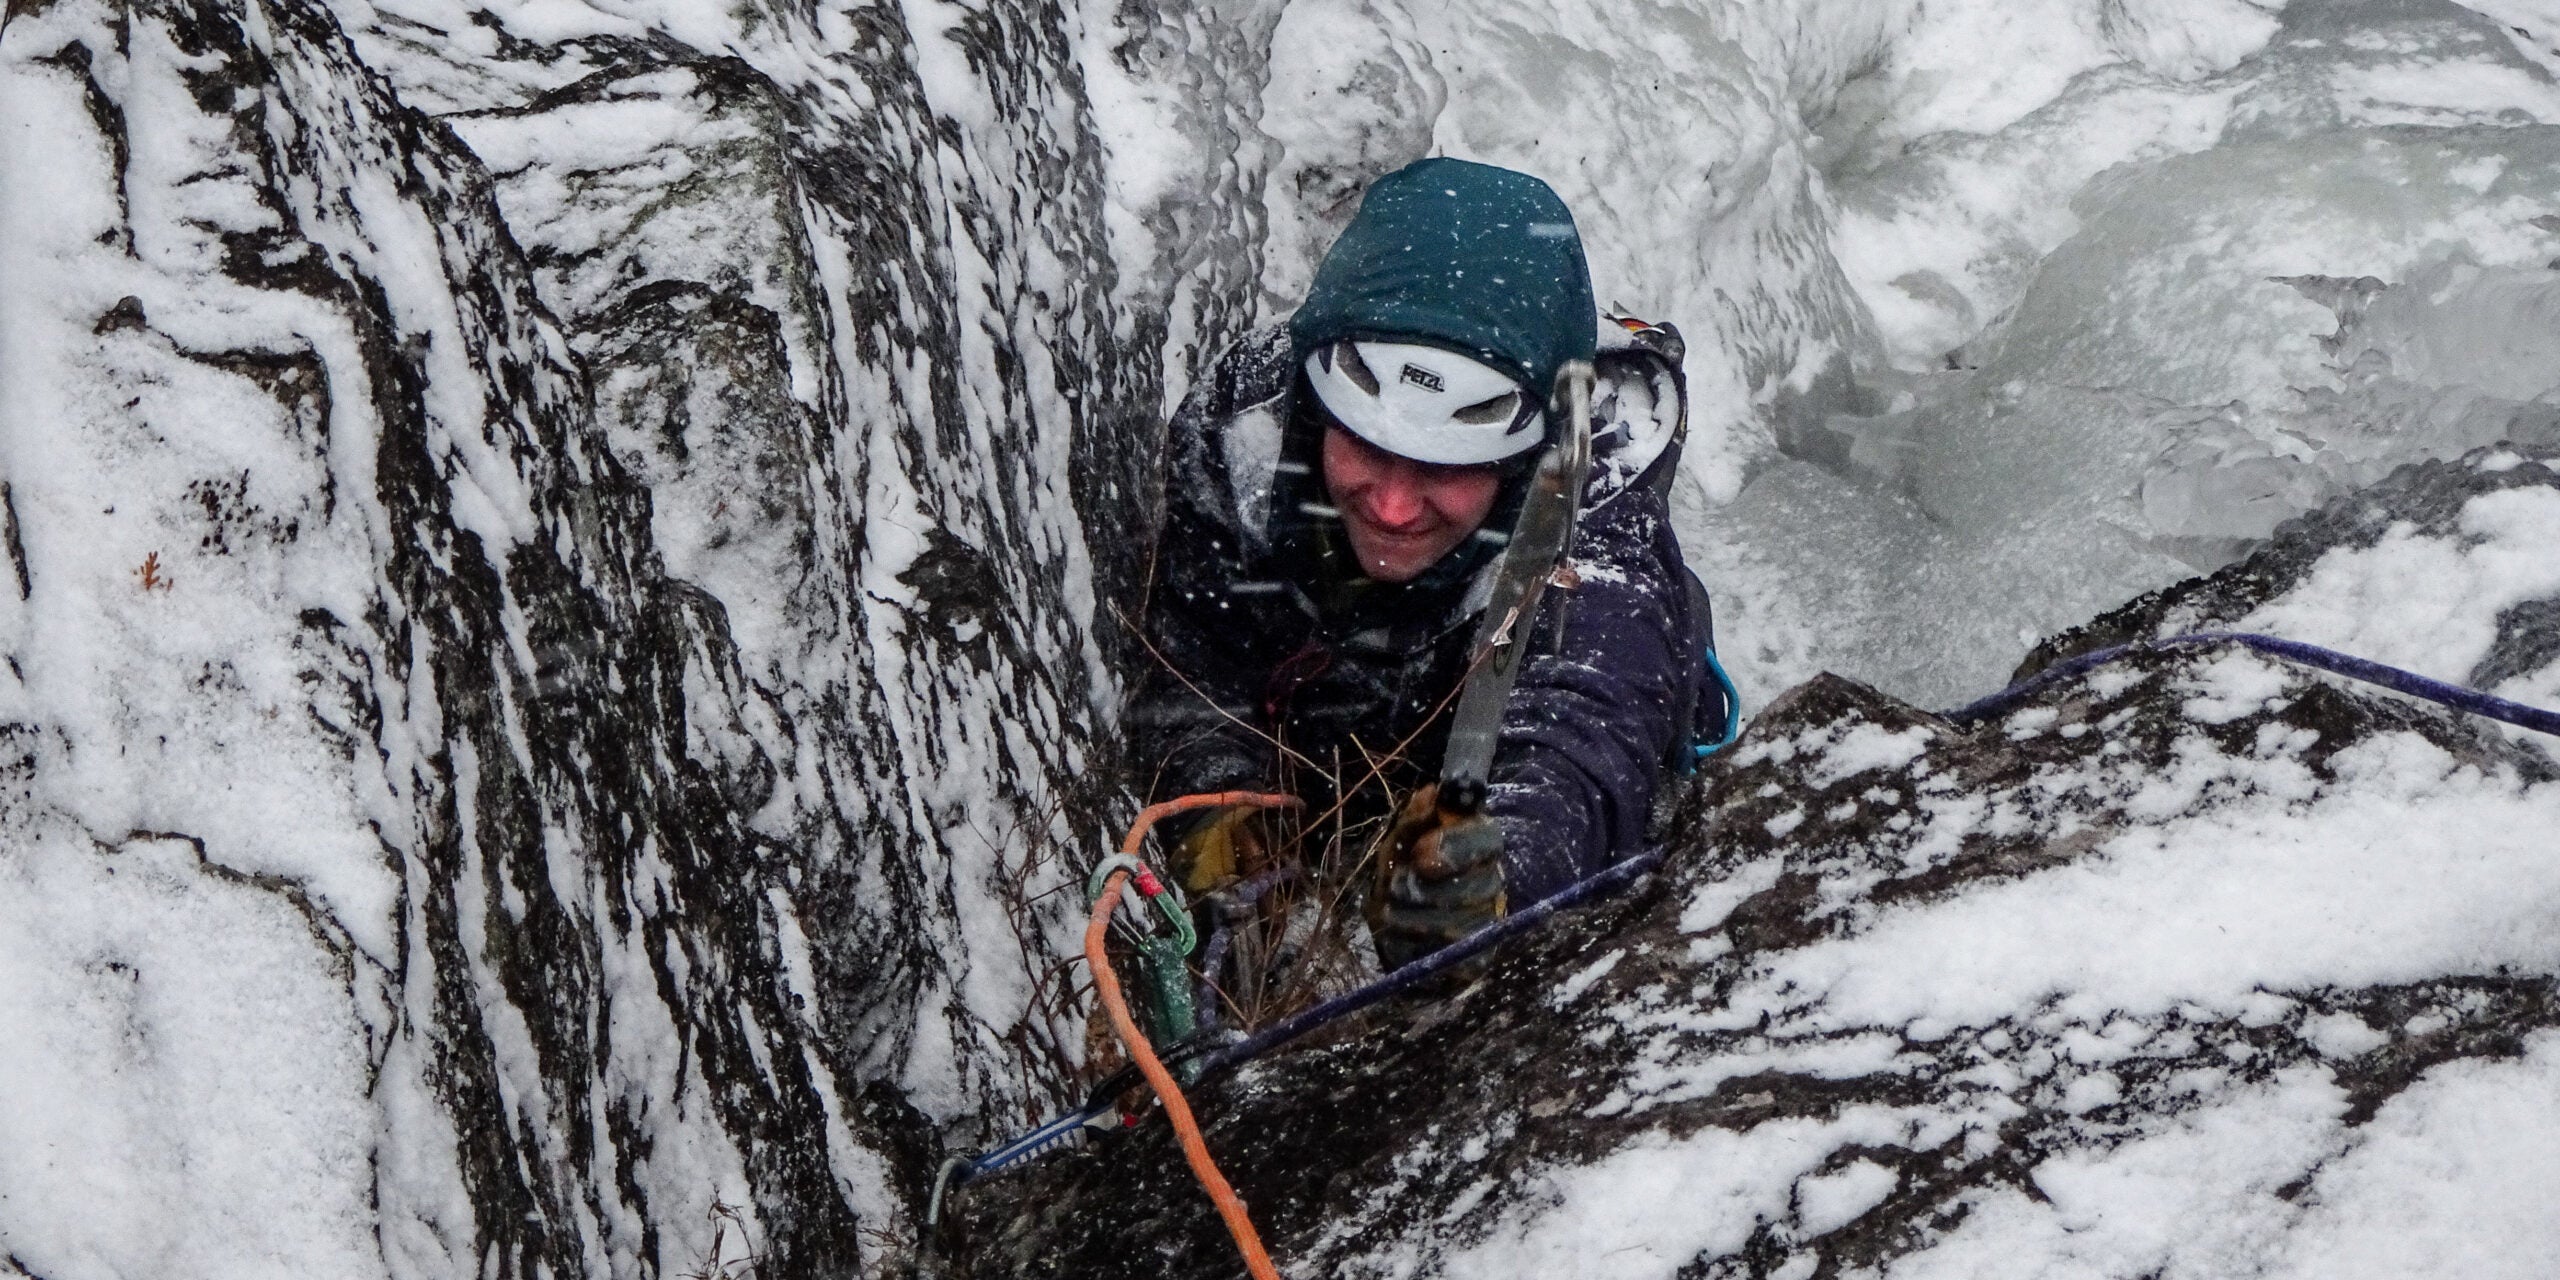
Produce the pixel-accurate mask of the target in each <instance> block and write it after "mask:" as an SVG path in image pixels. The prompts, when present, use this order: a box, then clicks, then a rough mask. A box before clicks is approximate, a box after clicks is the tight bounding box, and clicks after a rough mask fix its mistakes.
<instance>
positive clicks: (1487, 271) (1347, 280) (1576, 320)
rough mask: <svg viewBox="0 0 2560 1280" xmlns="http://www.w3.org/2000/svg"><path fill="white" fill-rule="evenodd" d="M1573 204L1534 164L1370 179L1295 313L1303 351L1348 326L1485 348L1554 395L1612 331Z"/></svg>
mask: <svg viewBox="0 0 2560 1280" xmlns="http://www.w3.org/2000/svg"><path fill="white" fill-rule="evenodd" d="M1597 317H1598V308H1597V307H1595V306H1594V305H1593V303H1592V297H1591V269H1590V266H1589V265H1588V264H1587V263H1586V262H1585V260H1584V258H1583V253H1582V236H1581V234H1580V233H1579V232H1578V231H1576V230H1575V229H1574V225H1573V213H1572V211H1571V210H1568V209H1566V208H1565V205H1564V201H1563V200H1562V199H1561V198H1559V197H1558V196H1557V195H1556V193H1555V191H1554V189H1553V188H1551V187H1549V186H1548V185H1547V184H1546V183H1544V182H1541V181H1539V180H1538V179H1536V178H1533V177H1531V176H1529V175H1528V174H1525V173H1519V172H1516V171H1514V170H1510V169H1503V168H1498V167H1496V166H1493V165H1489V164H1476V163H1474V162H1472V161H1467V160H1449V159H1433V160H1419V161H1416V162H1414V163H1412V164H1409V165H1406V166H1405V167H1404V168H1401V169H1398V170H1396V171H1395V172H1394V173H1390V174H1388V175H1387V176H1385V177H1383V178H1380V179H1378V180H1377V181H1376V182H1374V183H1372V184H1370V186H1369V190H1368V193H1367V194H1366V195H1365V196H1363V197H1362V198H1361V201H1360V212H1359V213H1357V214H1355V215H1354V216H1353V217H1352V219H1351V225H1350V226H1349V227H1347V228H1345V229H1344V230H1343V233H1342V238H1341V239H1339V240H1336V241H1335V242H1334V244H1333V248H1332V250H1331V251H1329V252H1328V253H1326V254H1325V259H1324V263H1323V265H1321V266H1319V267H1318V268H1317V269H1316V278H1315V283H1314V285H1313V286H1311V287H1310V288H1309V289H1308V291H1307V300H1306V302H1305V304H1304V305H1302V306H1300V307H1299V308H1298V313H1297V315H1296V316H1294V317H1292V318H1291V319H1290V321H1289V336H1290V341H1291V345H1292V347H1293V348H1294V349H1295V351H1296V352H1297V354H1298V356H1299V357H1300V358H1302V359H1303V358H1304V357H1305V355H1306V354H1307V353H1309V352H1312V351H1314V350H1315V349H1316V348H1318V347H1321V346H1323V345H1325V344H1326V343H1330V342H1338V341H1341V340H1343V339H1346V338H1384V339H1403V340H1407V341H1418V342H1426V343H1430V344H1432V345H1435V346H1445V347H1447V348H1449V349H1450V350H1452V351H1457V352H1460V353H1462V354H1465V355H1469V356H1473V357H1475V358H1476V359H1478V360H1482V361H1484V362H1485V363H1487V364H1490V365H1492V366H1494V367H1495V368H1497V369H1500V370H1502V371H1503V372H1505V373H1508V374H1511V375H1512V376H1514V377H1517V378H1519V379H1520V380H1521V382H1522V384H1523V385H1525V386H1526V387H1528V388H1529V389H1530V391H1531V392H1532V394H1535V395H1537V396H1540V397H1544V396H1545V395H1546V394H1547V392H1548V390H1549V389H1550V388H1551V387H1553V386H1554V385H1555V376H1556V371H1557V370H1558V369H1559V368H1562V367H1563V366H1564V364H1565V363H1566V362H1567V361H1570V360H1588V359H1591V358H1592V354H1593V352H1594V350H1595V348H1596V346H1597V343H1598V324H1597Z"/></svg>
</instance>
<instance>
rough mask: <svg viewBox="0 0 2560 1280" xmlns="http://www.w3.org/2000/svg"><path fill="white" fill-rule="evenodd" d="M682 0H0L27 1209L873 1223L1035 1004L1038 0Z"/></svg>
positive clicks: (1044, 316) (732, 1226) (134, 1229)
mask: <svg viewBox="0 0 2560 1280" xmlns="http://www.w3.org/2000/svg"><path fill="white" fill-rule="evenodd" d="M695 8H696V7H695V6H690V5H679V6H673V7H671V8H670V10H669V11H668V12H667V13H666V14H662V15H658V18H657V19H656V21H657V22H658V24H659V27H660V29H659V30H658V31H657V33H656V34H654V35H653V34H650V26H651V22H650V21H646V20H642V21H635V20H633V19H631V18H629V17H627V16H623V17H616V16H614V15H608V14H605V13H603V12H601V11H592V10H581V11H579V12H576V13H571V12H566V11H558V10H554V11H547V18H546V13H545V12H535V11H533V10H541V9H542V7H541V6H533V7H532V9H531V10H519V9H515V8H514V7H510V16H511V17H512V18H513V19H514V20H515V21H516V22H517V23H518V24H519V25H524V24H531V25H532V26H534V27H537V28H538V27H539V26H540V24H541V23H542V22H544V21H546V20H548V21H552V22H554V23H556V24H557V25H556V26H555V27H554V28H553V29H550V30H547V31H542V32H540V33H539V34H540V38H539V39H538V40H537V39H535V38H532V37H530V36H520V35H518V34H517V31H516V29H514V28H510V27H509V26H508V25H507V23H506V22H505V21H503V20H501V19H499V18H498V17H497V15H495V14H475V13H474V12H472V11H467V10H465V9H461V8H454V9H451V10H449V11H447V10H440V9H439V8H438V7H437V6H435V5H432V4H421V5H408V6H382V7H379V8H376V7H372V6H367V5H363V4H349V5H346V6H343V7H341V8H335V9H333V8H331V7H328V6H324V5H321V4H316V3H304V2H301V0H280V2H277V3H264V2H262V0H240V2H238V3H215V2H205V3H183V2H177V0H171V2H168V3H150V2H145V3H133V4H127V3H106V2H104V0H58V2H56V3H49V4H33V5H29V4H12V5H10V6H9V17H8V23H7V28H6V33H5V54H6V58H5V62H0V175H4V176H0V242H5V244H6V246H7V247H6V248H5V250H0V253H4V254H5V258H0V262H5V281H6V286H5V296H0V416H5V421H6V431H5V432H0V480H4V481H5V483H0V515H5V517H6V519H5V531H6V535H7V536H6V539H5V541H6V548H7V551H8V559H9V567H8V570H7V571H6V572H5V573H0V650H5V651H6V653H7V655H8V665H7V672H6V676H5V678H0V721H4V722H5V723H6V726H7V727H6V729H5V733H6V736H7V739H8V741H9V742H10V743H11V748H10V753H9V755H10V760H11V764H10V780H9V786H8V790H7V792H6V796H5V804H6V806H7V819H6V824H5V826H6V834H5V836H0V939H5V941H0V991H5V992H6V994H5V995H0V1001H5V1006H0V1008H5V1012H6V1016H7V1017H8V1018H9V1023H8V1030H7V1034H6V1035H5V1036H0V1095H4V1096H5V1098H6V1101H5V1102H0V1239H5V1241H6V1245H7V1252H8V1255H9V1257H10V1260H11V1265H12V1266H13V1267H14V1268H16V1269H18V1270H20V1271H24V1272H26V1273H30V1274H35V1275H42V1276H46V1277H49V1278H51V1280H64V1278H66V1277H77V1276H103V1275H119V1274H120V1275H175V1274H191V1275H193V1274H201V1275H222V1274H276V1273H279V1272H292V1273H296V1274H310V1275H332V1276H355V1275H366V1274H376V1275H380V1274H389V1275H399V1276H410V1275H532V1274H548V1275H572V1274H575V1275H643V1274H675V1273H678V1272H681V1271H685V1270H689V1269H696V1268H700V1267H703V1266H706V1265H713V1264H717V1263H719V1262H721V1261H723V1260H724V1259H725V1260H727V1261H735V1260H736V1258H737V1256H739V1254H738V1251H740V1250H743V1249H749V1248H752V1249H753V1250H755V1251H756V1252H758V1253H760V1254H762V1255H763V1256H764V1257H765V1258H767V1259H768V1262H767V1264H766V1265H767V1266H769V1267H771V1268H774V1269H778V1270H790V1269H793V1268H799V1267H814V1266H820V1265H823V1266H828V1267H839V1268H848V1269H850V1268H855V1267H860V1266H866V1265H870V1262H871V1260H873V1259H875V1258H876V1256H877V1255H878V1254H879V1253H880V1252H881V1251H882V1250H884V1249H889V1248H893V1247H894V1246H895V1242H896V1241H897V1239H898V1238H899V1237H900V1236H901V1235H902V1233H904V1232H905V1231H906V1229H907V1228H906V1224H907V1223H908V1222H909V1221H910V1220H911V1219H912V1217H913V1216H914V1212H913V1209H912V1208H911V1206H910V1205H909V1204H908V1201H909V1199H910V1198H911V1197H912V1196H913V1195H915V1194H917V1192H918V1191H919V1190H920V1188H921V1186H922V1185H923V1183H924V1181H925V1179H926V1177H927V1175H928V1174H929V1171H930V1169H931V1166H932V1161H933V1160H934V1159H935V1158H936V1153H935V1151H934V1150H933V1147H934V1143H935V1141H936V1138H935V1131H936V1128H937V1126H939V1125H943V1124H949V1123H954V1122H962V1121H966V1122H975V1121H976V1119H977V1117H979V1116H980V1115H982V1114H985V1113H988V1112H991V1111H992V1112H995V1113H998V1114H1005V1113H1012V1112H1016V1111H1019V1110H1020V1109H1021V1108H1023V1107H1024V1106H1026V1105H1031V1104H1033V1103H1035V1102H1036V1101H1038V1100H1041V1099H1045V1098H1046V1097H1047V1096H1048V1095H1047V1092H1046V1091H1047V1090H1048V1089H1050V1088H1052V1087H1054V1082H1055V1081H1056V1080H1058V1079H1059V1078H1060V1077H1061V1076H1062V1074H1063V1073H1064V1071H1065V1070H1066V1069H1067V1066H1068V1065H1069V1064H1071V1063H1072V1062H1073V1061H1074V1060H1075V1058H1076V1057H1077V1056H1078V1055H1079V1054H1080V1052H1081V1047H1080V1043H1079V1041H1078V1039H1077V1037H1078V1034H1079V1030H1080V1028H1079V1026H1078V1023H1077V1021H1076V1020H1075V1019H1074V1017H1073V1016H1072V1011H1071V1010H1069V1009H1068V1008H1067V1007H1066V1003H1065V999H1064V996H1065V991H1064V987H1063V983H1062V981H1061V978H1060V975H1059V974H1058V972H1057V969H1056V966H1055V965H1054V963H1053V962H1052V960H1051V959H1050V956H1051V953H1052V952H1053V951H1056V950H1058V949H1060V948H1061V946H1062V943H1061V942H1060V939H1061V938H1063V937H1065V936H1066V935H1065V934H1064V932H1063V925H1062V924H1061V923H1060V922H1059V921H1058V920H1056V919H1055V918H1054V917H1052V916H1050V915H1047V914H1044V913H1041V912H1040V911H1038V910H1037V909H1036V908H1034V907H1033V906H1032V905H1031V904H1032V903H1034V902H1037V901H1039V900H1041V896H1042V895H1043V894H1047V893H1049V892H1050V891H1052V890H1054V889H1056V888H1058V887H1059V886H1061V885H1064V884H1066V883H1068V882H1069V879H1070V877H1071V875H1072V871H1071V869H1069V868H1067V867H1065V865H1064V863H1063V861H1062V859H1061V855H1062V854H1063V853H1064V852H1065V851H1066V850H1067V849H1069V848H1081V847H1082V845H1083V843H1084V841H1085V840H1086V839H1088V838H1090V836H1091V834H1092V833H1093V832H1095V831H1098V830H1099V828H1100V821H1099V816H1098V809H1097V808H1096V805H1097V804H1098V803H1099V801H1100V800H1101V799H1103V798H1105V797H1107V795H1108V794H1109V792H1108V779H1107V777H1100V778H1097V777H1094V776H1092V775H1091V772H1090V770H1091V752H1092V751H1093V748H1094V744H1095V743H1096V741H1097V739H1098V730H1097V726H1098V725H1099V724H1101V723H1102V722H1103V720H1104V714H1105V708H1106V707H1107V702H1108V698H1109V696H1110V690H1111V688H1112V676H1111V674H1110V672H1109V670H1108V668H1107V666H1106V664H1105V661H1104V657H1105V655H1104V645H1103V644H1102V643H1101V642H1100V641H1099V640H1097V635H1098V634H1099V633H1098V631H1097V629H1096V627H1095V625H1094V621H1093V619H1094V615H1095V613H1096V604H1095V601H1096V599H1097V594H1098V587H1097V584H1098V583H1099V584H1103V586H1105V587H1107V586H1108V585H1109V584H1111V583H1113V582H1115V581H1117V580H1118V577H1116V576H1115V575H1119V576H1125V575H1126V574H1127V573H1129V572H1131V571H1132V569H1133V568H1134V556H1135V550H1134V548H1133V547H1131V546H1129V545H1127V544H1126V543H1125V541H1124V542H1121V543H1117V544H1114V545H1113V546H1111V547H1109V548H1106V550H1105V553H1104V554H1103V555H1102V556H1100V557H1098V558H1097V557H1095V556H1093V555H1091V554H1089V553H1088V552H1087V550H1086V546H1085V541H1084V537H1083V532H1082V528H1081V526H1080V524H1079V523H1078V521H1077V520H1076V518H1075V513H1076V512H1077V511H1078V510H1079V509H1084V510H1091V509H1096V508H1098V507H1099V506H1101V505H1104V504H1106V503H1107V502H1110V501H1113V500H1120V501H1126V497H1125V495H1128V494H1131V493H1134V492H1136V491H1137V487H1138V483H1139V480H1140V478H1141V477H1143V476H1144V475H1145V474H1146V471H1147V467H1146V464H1145V455H1144V451H1143V450H1142V449H1132V448H1130V447H1128V446H1127V445H1126V444H1125V443H1124V442H1123V441H1122V440H1121V437H1120V436H1118V435H1116V434H1115V432H1139V433H1141V434H1143V432H1144V431H1145V430H1147V429H1150V425H1151V423H1152V420H1153V412H1154V408H1155V406H1156V405H1157V403H1158V402H1159V401H1160V399H1161V395H1160V392H1159V391H1158V381H1157V375H1156V370H1155V362H1154V359H1153V353H1152V351H1151V350H1148V349H1147V348H1145V347H1144V346H1143V345H1130V346H1126V347H1124V346H1122V345H1121V344H1119V343H1118V342H1116V341H1115V334H1116V333H1117V332H1118V331H1119V330H1120V329H1121V328H1122V327H1123V326H1122V325H1121V323H1120V321H1119V318H1118V316H1117V314H1116V313H1115V312H1114V311H1112V309H1111V306H1110V297H1111V295H1110V291H1109V289H1108V288H1107V287H1105V288H1102V289H1099V290H1097V289H1095V288H1093V287H1092V285H1093V284H1094V283H1095V282H1097V281H1099V282H1102V283H1103V284H1105V285H1106V286H1107V284H1108V282H1109V280H1110V279H1111V277H1112V274H1113V265H1112V262H1111V259H1110V257H1109V255H1108V253H1107V251H1106V250H1105V249H1104V248H1103V247H1102V232H1101V230H1100V226H1101V221H1102V219H1101V205H1102V199H1101V196H1100V194H1099V190H1100V178H1099V172H1098V169H1097V168H1096V163H1095V157H1094V155H1093V150H1092V147H1091V145H1090V140H1089V137H1088V136H1087V135H1086V134H1085V133H1083V132H1081V131H1080V128H1079V126H1078V123H1077V119H1078V118H1077V116H1076V113H1075V110H1076V109H1075V105H1074V102H1073V88H1074V77H1073V72H1072V54H1071V50H1070V48H1069V45H1068V42H1067V38H1066V36H1065V35H1064V33H1063V32H1062V31H1061V30H1059V29H1058V26H1057V24H1056V21H1055V15H1054V14H1052V13H1049V12H1046V11H1042V10H1038V9H1037V8H1032V9H1027V10H1025V11H1022V12H1019V13H1013V14H1010V15H989V16H988V18H987V21H986V22H985V23H984V24H983V25H968V24H963V26H964V27H965V30H963V31H962V32H961V35H963V36H965V41H964V40H961V39H945V38H943V37H942V36H941V35H939V34H934V35H932V36H931V37H930V38H929V39H928V44H927V48H928V49H929V51H930V52H931V54H932V55H933V56H935V57H940V58H943V59H945V62H943V63H936V64H934V65H933V66H932V67H931V68H930V70H931V71H932V74H931V75H924V76H920V75H919V74H918V72H917V68H916V66H915V65H913V60H914V59H915V58H917V57H922V56H923V55H921V54H918V53H917V52H916V51H915V50H912V49H905V48H904V47H903V46H901V45H900V44H899V43H898V42H899V41H903V40H905V39H906V36H905V34H904V33H903V30H902V29H900V30H894V31H893V30H884V29H882V28H880V27H879V26H877V25H876V24H874V23H873V20H872V18H871V17H868V16H864V15H852V16H848V15H846V14H844V13H842V12H835V11H830V12H829V13H823V14H808V13H801V12H797V11H777V12H774V13H770V14H758V13H755V12H749V11H744V10H741V11H739V12H736V13H728V14H713V13H711V12H710V10H709V7H708V6H704V7H701V8H700V12H694V10H695ZM482 17H485V18H487V19H488V21H486V22H482V21H479V20H478V19H479V18H482ZM673 29H681V32H682V35H681V37H679V35H677V34H675V33H674V31H673ZM884 41H885V42H887V47H885V48H884V47H883V42H884ZM969 51H974V52H973V53H971V56H968V57H964V56H963V55H964V52H969ZM928 99H931V100H930V101H929V100H928ZM429 111H432V112H435V113H436V114H434V115H432V116H431V115H429V114H427V112H429ZM919 228H930V229H931V231H930V234H919V232H918V229H919ZM1115 495H1119V496H1118V497H1117V498H1116V499H1115Z"/></svg>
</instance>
